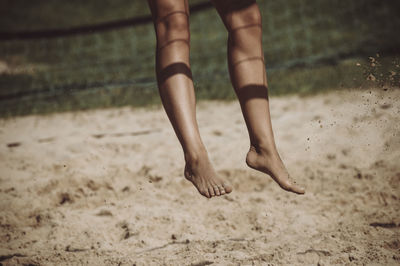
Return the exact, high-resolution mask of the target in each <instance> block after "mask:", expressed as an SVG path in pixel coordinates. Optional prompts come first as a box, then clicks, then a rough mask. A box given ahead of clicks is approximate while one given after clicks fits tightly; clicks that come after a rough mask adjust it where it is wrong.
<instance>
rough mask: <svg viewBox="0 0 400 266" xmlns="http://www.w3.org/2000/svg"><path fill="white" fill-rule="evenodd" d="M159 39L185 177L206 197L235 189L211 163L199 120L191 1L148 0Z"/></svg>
mask: <svg viewBox="0 0 400 266" xmlns="http://www.w3.org/2000/svg"><path fill="white" fill-rule="evenodd" d="M148 2H149V5H150V9H151V12H152V16H153V21H154V26H155V30H156V36H157V51H156V73H157V81H158V88H159V91H160V96H161V100H162V103H163V105H164V108H165V111H166V113H167V115H168V117H169V119H170V121H171V123H172V126H173V128H174V130H175V133H176V135H177V137H178V139H179V141H180V143H181V145H182V148H183V152H184V155H185V161H186V166H185V173H184V175H185V177H186V178H187V179H188V180H189V181H191V182H192V183H193V184H194V185H195V187H196V188H197V189H198V191H199V192H200V193H201V194H202V195H203V196H206V197H212V196H219V195H223V194H225V193H229V192H231V191H232V188H231V187H230V186H229V185H228V184H227V183H224V182H223V181H222V180H221V179H219V178H218V177H217V175H216V173H215V171H214V169H213V167H212V165H211V163H210V161H209V158H208V155H207V152H206V149H205V147H204V145H203V143H202V140H201V138H200V133H199V129H198V125H197V121H196V106H195V104H196V103H195V95H194V87H193V81H192V75H191V70H190V64H189V48H190V47H189V46H190V33H189V8H188V3H187V0H148Z"/></svg>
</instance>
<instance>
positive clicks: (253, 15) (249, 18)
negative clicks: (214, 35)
mask: <svg viewBox="0 0 400 266" xmlns="http://www.w3.org/2000/svg"><path fill="white" fill-rule="evenodd" d="M261 23H262V21H261V13H260V10H259V9H258V7H257V6H255V7H252V8H249V9H247V10H244V11H241V12H238V13H237V14H234V15H233V16H232V23H231V25H230V27H229V31H235V30H237V29H240V28H247V27H253V26H254V27H259V28H261Z"/></svg>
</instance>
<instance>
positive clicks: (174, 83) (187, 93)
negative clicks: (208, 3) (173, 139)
mask: <svg viewBox="0 0 400 266" xmlns="http://www.w3.org/2000/svg"><path fill="white" fill-rule="evenodd" d="M212 2H213V4H214V6H215V8H216V9H217V11H218V13H219V15H220V17H221V19H222V21H223V23H224V25H225V27H226V29H227V31H228V33H229V37H228V65H229V74H230V78H231V82H232V85H233V88H234V89H235V92H236V95H237V97H238V99H239V102H240V105H241V108H242V113H243V116H244V119H245V121H246V126H247V129H248V132H249V137H250V148H249V151H248V153H247V157H246V163H247V165H248V166H249V167H251V168H253V169H256V170H258V171H261V172H263V173H265V174H268V175H269V176H271V177H272V178H273V179H274V180H275V181H276V182H277V183H278V184H279V186H280V187H281V188H283V189H284V190H287V191H290V192H294V193H297V194H304V193H305V191H304V189H303V188H302V187H300V186H298V185H297V184H296V183H295V182H294V181H292V180H291V178H290V177H289V174H288V172H287V170H286V168H285V165H284V164H283V162H282V160H281V158H280V156H279V154H278V151H277V149H276V145H275V140H274V134H273V131H272V125H271V117H270V111H269V99H268V89H267V88H268V84H267V77H266V72H265V63H264V53H263V49H262V27H261V14H260V11H259V8H258V6H257V3H256V2H255V1H254V0H231V1H226V0H214V1H212ZM148 3H149V6H150V9H151V13H152V16H153V21H154V26H155V31H156V36H157V48H156V74H157V81H158V88H159V92H160V96H161V100H162V103H163V106H164V109H165V111H166V113H167V115H168V118H169V120H170V121H171V124H172V126H173V128H174V130H175V133H176V135H177V137H178V139H179V142H180V144H181V146H182V149H183V152H184V157H185V162H186V165H185V170H184V175H185V177H186V179H188V180H189V181H191V182H192V183H193V185H194V186H195V187H196V188H197V190H198V191H199V192H200V194H201V195H203V196H205V197H207V198H210V197H214V196H220V195H224V194H226V193H230V192H231V191H232V187H231V185H230V184H229V183H228V182H227V181H226V180H222V179H221V178H219V177H218V175H217V174H216V172H215V170H214V168H213V166H212V164H211V162H210V160H209V157H208V154H207V151H206V148H205V147H204V144H203V142H202V140H201V137H200V133H199V128H198V124H197V120H196V100H195V92H194V86H193V81H192V74H191V70H190V62H189V50H190V32H189V5H188V2H187V0H148Z"/></svg>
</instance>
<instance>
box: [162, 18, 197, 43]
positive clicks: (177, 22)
mask: <svg viewBox="0 0 400 266" xmlns="http://www.w3.org/2000/svg"><path fill="white" fill-rule="evenodd" d="M156 31H157V37H158V39H159V40H161V41H172V40H174V39H183V40H187V41H189V38H190V33H189V21H188V15H187V14H186V13H185V12H181V11H172V12H170V13H169V14H167V15H166V16H164V17H163V18H160V19H159V20H158V21H157V22H156Z"/></svg>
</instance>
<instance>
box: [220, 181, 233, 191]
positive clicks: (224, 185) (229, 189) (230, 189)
mask: <svg viewBox="0 0 400 266" xmlns="http://www.w3.org/2000/svg"><path fill="white" fill-rule="evenodd" d="M222 186H223V188H224V189H225V192H226V193H231V192H232V187H231V186H230V185H229V184H227V183H224V184H222Z"/></svg>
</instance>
